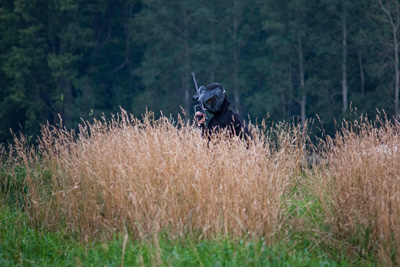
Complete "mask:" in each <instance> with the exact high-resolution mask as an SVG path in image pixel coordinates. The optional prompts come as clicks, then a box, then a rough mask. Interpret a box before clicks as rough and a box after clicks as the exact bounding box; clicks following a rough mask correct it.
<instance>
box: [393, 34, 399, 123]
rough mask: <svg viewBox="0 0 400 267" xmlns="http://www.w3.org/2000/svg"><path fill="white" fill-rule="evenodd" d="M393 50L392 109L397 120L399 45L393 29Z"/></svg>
mask: <svg viewBox="0 0 400 267" xmlns="http://www.w3.org/2000/svg"><path fill="white" fill-rule="evenodd" d="M393 44H394V46H393V48H394V56H395V75H396V77H395V87H394V97H395V98H394V109H395V113H394V114H395V116H396V118H397V119H399V118H400V114H399V86H400V84H399V83H400V72H399V44H398V40H397V28H393Z"/></svg>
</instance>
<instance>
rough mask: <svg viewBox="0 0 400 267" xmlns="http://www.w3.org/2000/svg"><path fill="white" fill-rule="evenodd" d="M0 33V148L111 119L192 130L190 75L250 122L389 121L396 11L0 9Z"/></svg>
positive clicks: (12, 4)
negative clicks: (126, 116)
mask: <svg viewBox="0 0 400 267" xmlns="http://www.w3.org/2000/svg"><path fill="white" fill-rule="evenodd" d="M0 33H1V38H0V142H7V141H8V140H10V137H11V133H10V130H9V129H12V130H13V131H14V132H18V131H20V130H23V132H24V133H25V134H28V135H32V136H36V135H37V134H38V133H39V131H40V125H41V124H43V123H46V122H47V121H48V122H49V123H50V124H59V123H60V118H62V124H63V125H64V126H66V127H68V128H75V127H77V125H78V123H79V122H80V120H81V118H82V119H84V120H86V119H90V118H98V117H100V116H101V115H102V114H103V113H104V114H105V115H106V116H110V114H111V113H116V112H118V111H119V110H120V107H122V108H123V109H125V110H127V111H128V112H131V113H133V114H134V115H135V116H141V114H142V113H144V112H145V111H146V109H148V110H152V111H154V112H155V114H156V116H158V115H159V114H160V112H161V111H162V113H163V114H164V115H166V116H172V117H175V116H176V115H177V114H178V113H181V114H182V113H183V112H182V111H183V110H184V111H185V113H186V114H187V115H186V116H187V118H192V116H193V104H194V103H193V102H192V99H191V96H192V94H193V92H194V88H193V84H192V81H191V76H190V73H191V72H194V73H195V74H196V77H197V81H198V83H199V84H200V85H207V84H209V83H211V82H214V81H216V82H220V83H221V84H222V85H223V86H224V87H225V88H226V90H227V94H228V97H229V99H230V100H231V102H232V107H233V108H234V109H236V110H239V112H240V113H241V114H242V115H243V116H244V117H246V118H247V114H249V116H250V118H251V120H252V121H256V119H258V120H260V119H262V118H265V117H267V116H268V115H269V118H270V120H273V121H280V120H286V121H291V120H293V119H295V120H297V121H299V123H304V122H305V120H307V119H309V118H315V117H316V115H318V116H319V117H320V119H321V121H323V123H324V128H325V130H326V131H327V132H328V133H333V131H334V129H335V122H339V121H341V119H342V118H346V117H349V116H350V114H351V113H352V110H353V109H355V108H356V109H357V112H358V113H359V114H360V113H367V114H368V116H370V117H373V116H374V114H376V112H378V111H379V110H382V109H383V110H384V111H385V112H386V113H387V114H388V116H389V117H390V118H393V117H396V116H399V113H400V110H399V109H400V107H399V87H400V70H399V68H400V64H399V42H400V3H399V1H398V0H356V1H351V0H286V1H281V0H254V1H240V0H223V1H205V0H198V1H193V0H185V1H183V0H182V1H178V0H171V1H161V0H112V1H111V0H97V1H93V0H89V1H88V0H14V1H13V0H1V1H0ZM59 114H60V116H59Z"/></svg>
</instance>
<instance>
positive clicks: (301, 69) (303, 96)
mask: <svg viewBox="0 0 400 267" xmlns="http://www.w3.org/2000/svg"><path fill="white" fill-rule="evenodd" d="M297 42H298V53H299V77H300V93H301V99H300V100H299V103H300V115H301V125H303V126H304V124H305V123H306V92H305V81H304V66H303V46H302V42H301V37H300V36H298V37H297Z"/></svg>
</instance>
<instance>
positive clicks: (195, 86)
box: [192, 73, 199, 92]
mask: <svg viewBox="0 0 400 267" xmlns="http://www.w3.org/2000/svg"><path fill="white" fill-rule="evenodd" d="M192 80H193V84H194V89H195V90H196V92H198V91H199V87H198V86H197V82H196V77H195V76H194V73H192Z"/></svg>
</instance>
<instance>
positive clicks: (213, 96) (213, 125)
mask: <svg viewBox="0 0 400 267" xmlns="http://www.w3.org/2000/svg"><path fill="white" fill-rule="evenodd" d="M203 88H204V87H203ZM199 101H202V102H203V103H204V106H205V108H206V109H207V111H208V112H210V113H211V114H213V115H214V116H213V117H212V118H211V120H210V121H209V122H208V125H206V124H205V114H203V113H201V112H196V114H195V120H197V123H198V125H200V127H201V128H202V131H203V133H206V134H208V135H212V134H213V133H217V132H219V131H221V130H225V129H227V131H228V132H229V133H230V134H232V135H236V136H239V137H241V138H246V139H251V134H250V132H249V130H248V128H247V126H246V123H245V120H244V119H243V117H242V116H240V115H239V114H238V113H236V112H235V111H233V110H232V109H230V108H229V105H230V104H231V103H230V102H229V100H228V99H227V97H226V93H225V89H224V87H223V86H222V85H221V84H219V83H211V84H210V85H208V86H207V87H206V88H205V89H204V90H202V91H201V92H200V93H199Z"/></svg>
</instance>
